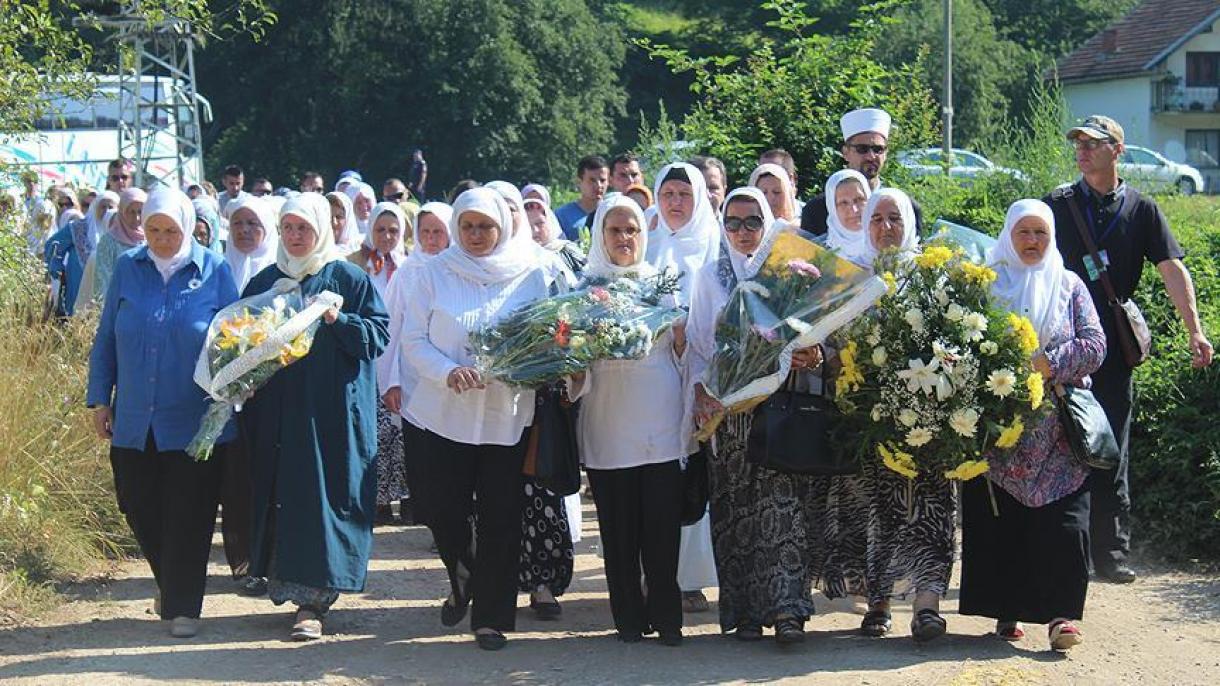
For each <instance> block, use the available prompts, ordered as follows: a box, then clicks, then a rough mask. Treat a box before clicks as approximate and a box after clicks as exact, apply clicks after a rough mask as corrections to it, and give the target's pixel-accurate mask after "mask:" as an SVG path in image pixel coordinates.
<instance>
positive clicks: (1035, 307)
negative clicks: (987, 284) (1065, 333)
mask: <svg viewBox="0 0 1220 686" xmlns="http://www.w3.org/2000/svg"><path fill="white" fill-rule="evenodd" d="M1025 217H1037V218H1039V219H1041V220H1042V221H1043V222H1045V223H1046V226H1047V228H1048V229H1050V234H1051V240H1050V244H1049V245H1047V246H1046V253H1045V254H1043V256H1042V261H1041V262H1039V263H1038V264H1035V265H1032V266H1031V265H1027V264H1025V263H1024V262H1022V261H1021V256H1020V255H1019V254H1018V253H1017V249H1016V247H1015V246H1014V245H1013V244H1012V232H1013V228H1014V227H1016V225H1017V222H1019V221H1021V220H1022V219H1024V218H1025ZM987 263H988V264H989V265H990V266H991V268H992V269H995V271H996V280H995V283H993V284H992V285H991V293H992V295H994V296H995V297H996V299H998V300H999V301H1000V302H1002V303H1004V305H1005V306H1006V307H1008V309H1009V310H1010V311H1012V312H1015V313H1017V314H1021V315H1025V316H1026V317H1028V318H1029V320H1030V321H1031V322H1033V324H1034V328H1035V329H1037V331H1038V341H1039V342H1040V343H1041V344H1042V345H1046V343H1047V341H1049V340H1050V338H1051V336H1052V335H1054V334H1055V333H1056V332H1057V331H1058V330H1059V329H1060V328H1061V326H1062V325H1063V322H1064V320H1066V319H1067V317H1068V306H1067V301H1066V297H1067V296H1070V293H1068V292H1067V291H1066V290H1065V289H1064V288H1063V285H1064V284H1063V281H1064V275H1065V273H1066V271H1067V269H1066V268H1065V267H1064V266H1063V256H1062V255H1061V254H1059V249H1058V247H1056V245H1055V215H1054V213H1052V212H1051V208H1050V207H1048V206H1047V205H1046V203H1044V202H1042V201H1041V200H1018V201H1016V202H1014V203H1013V204H1012V205H1011V206H1010V207H1009V208H1008V215H1007V216H1006V217H1005V218H1004V230H1003V231H1002V232H1001V233H1000V238H999V240H998V242H997V243H996V244H995V247H993V248H992V249H991V251H990V252H988V253H987Z"/></svg>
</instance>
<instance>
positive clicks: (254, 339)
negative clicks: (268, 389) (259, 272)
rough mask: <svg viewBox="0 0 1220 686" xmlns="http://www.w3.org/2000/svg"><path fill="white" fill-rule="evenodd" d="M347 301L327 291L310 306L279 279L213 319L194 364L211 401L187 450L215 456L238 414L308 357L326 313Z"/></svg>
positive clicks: (203, 457) (296, 287)
mask: <svg viewBox="0 0 1220 686" xmlns="http://www.w3.org/2000/svg"><path fill="white" fill-rule="evenodd" d="M342 305H343V298H342V297H340V296H339V295H336V294H334V293H331V292H330V291H324V292H322V293H320V294H319V295H318V296H317V297H316V298H314V299H313V300H312V302H311V303H310V304H309V305H306V304H305V302H304V298H303V297H302V295H301V288H300V285H299V284H298V283H297V282H295V281H292V280H291V279H280V280H279V281H277V282H276V283H275V285H274V286H273V287H272V289H271V290H270V291H267V292H266V293H260V294H258V295H254V296H251V297H249V298H243V299H241V300H238V301H237V302H235V303H233V304H231V305H229V306H228V307H225V308H224V309H222V310H221V311H220V312H218V313H216V316H215V317H213V318H212V323H211V324H210V325H209V326H208V335H207V339H206V341H205V343H204V346H203V350H202V351H201V352H200V353H199V359H198V361H197V362H196V364H195V383H197V384H198V385H199V386H200V387H202V388H203V390H205V391H207V392H208V395H210V396H211V397H212V402H211V403H210V404H209V405H208V409H207V411H206V412H205V413H204V415H203V419H202V421H201V422H200V426H199V431H197V432H196V433H195V436H194V438H192V439H191V442H190V444H189V445H188V446H187V448H186V452H187V454H188V455H190V456H191V457H194V458H195V459H196V460H206V459H208V458H209V457H211V455H212V450H213V448H214V447H215V444H216V440H217V439H218V438H219V437H220V434H221V433H222V432H223V431H224V428H225V426H226V425H227V424H228V423H229V419H230V418H232V416H233V413H234V412H240V411H241V405H242V403H244V402H245V401H246V400H248V399H249V398H250V397H251V396H252V395H254V392H255V391H257V390H258V389H260V388H262V387H263V385H264V384H266V383H267V381H268V380H269V379H270V378H271V377H272V376H274V375H275V373H276V372H278V371H279V370H281V369H283V368H284V367H287V366H288V365H290V364H292V363H294V362H296V361H297V360H299V359H301V358H303V357H305V356H306V355H308V354H309V350H310V348H311V347H312V346H313V337H314V333H315V331H316V330H317V328H318V325H319V322H320V320H321V317H322V314H323V313H325V312H326V310H328V309H330V308H331V307H341V306H342Z"/></svg>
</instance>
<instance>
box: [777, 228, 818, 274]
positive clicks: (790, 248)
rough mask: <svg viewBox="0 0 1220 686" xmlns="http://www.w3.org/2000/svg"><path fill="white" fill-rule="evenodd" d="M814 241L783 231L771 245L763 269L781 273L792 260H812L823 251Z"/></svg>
mask: <svg viewBox="0 0 1220 686" xmlns="http://www.w3.org/2000/svg"><path fill="white" fill-rule="evenodd" d="M822 250H823V249H822V248H819V247H818V246H817V245H815V244H814V243H813V242H811V241H808V240H806V239H804V238H801V237H800V236H797V235H795V234H791V233H781V234H780V235H779V236H778V237H776V239H775V242H774V243H773V244H772V246H771V253H770V254H769V255H768V256H767V261H766V262H765V263H764V264H763V270H764V271H766V272H769V273H772V274H775V273H781V272H783V271H785V270H787V268H788V263H789V262H791V261H792V260H802V261H805V262H812V261H813V260H814V258H816V257H817V255H818V254H819V253H820V252H821V251H822Z"/></svg>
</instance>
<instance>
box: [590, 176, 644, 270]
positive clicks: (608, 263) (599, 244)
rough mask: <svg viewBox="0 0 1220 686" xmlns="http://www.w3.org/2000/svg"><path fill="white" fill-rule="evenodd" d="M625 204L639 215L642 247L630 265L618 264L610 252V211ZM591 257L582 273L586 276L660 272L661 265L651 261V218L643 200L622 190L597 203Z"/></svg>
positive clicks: (636, 218)
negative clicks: (607, 224)
mask: <svg viewBox="0 0 1220 686" xmlns="http://www.w3.org/2000/svg"><path fill="white" fill-rule="evenodd" d="M620 207H621V208H624V209H626V210H628V211H630V212H631V214H633V215H635V221H636V222H637V224H638V225H639V227H640V235H639V239H638V240H639V250H638V251H637V252H636V254H635V263H634V264H632V265H629V266H626V267H620V266H619V265H617V264H615V263H614V262H613V261H612V260H611V259H610V256H609V255H608V254H606V237H605V235H604V232H605V224H606V215H607V214H609V213H610V210H613V209H617V208H620ZM590 237H591V239H592V240H591V242H590V243H589V261H588V262H587V263H586V264H585V269H584V271H583V272H581V273H582V274H584V275H585V276H600V277H621V276H626V275H628V274H634V275H635V276H636V277H648V276H652V275H653V274H656V272H657V269H656V267H653V266H652V265H651V264H649V263H648V262H647V261H646V260H647V257H646V255H647V253H648V222H647V221H646V220H645V219H644V211H643V210H641V209H640V204H639V203H637V202H636V201H634V200H632V199H631V198H628V197H627V196H625V195H623V194H621V193H615V194H614V195H609V196H606V198H605V199H603V200H602V201H601V202H599V203H598V204H597V210H596V211H595V212H594V214H593V230H592V232H591V234H590Z"/></svg>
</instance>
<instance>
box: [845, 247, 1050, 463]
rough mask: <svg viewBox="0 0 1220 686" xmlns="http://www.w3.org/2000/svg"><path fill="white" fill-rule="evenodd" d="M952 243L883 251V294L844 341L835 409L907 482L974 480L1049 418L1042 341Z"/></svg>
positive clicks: (986, 272)
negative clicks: (1040, 362) (1040, 417)
mask: <svg viewBox="0 0 1220 686" xmlns="http://www.w3.org/2000/svg"><path fill="white" fill-rule="evenodd" d="M968 256H969V252H968V251H966V250H964V249H962V248H961V247H959V246H957V245H956V244H954V243H951V242H948V241H937V242H933V243H932V244H930V245H928V246H927V247H925V248H924V249H923V251H922V252H921V253H919V254H918V255H916V256H915V257H914V258H913V259H910V260H901V259H899V257H898V256H897V254H895V253H884V254H882V256H881V257H879V258H878V261H877V269H878V273H879V274H881V276H882V279H883V280H885V281H886V282H887V283H889V284H892V286H891V288H890V290H889V292H888V293H887V295H885V296H884V297H882V298H881V299H880V300H879V301H878V302H877V304H876V306H874V307H873V308H872V309H871V310H869V311H868V312H867V313H865V314H864V315H863V316H862V317H860V318H858V319H857V320H856V321H855V322H853V323H852V324H851V325H850V326H848V327H847V328H846V329H844V331H843V332H842V333H841V335H840V336H839V339H840V340H838V341H837V342H838V347H839V351H840V353H839V358H840V363H841V368H840V371H839V374H838V376H837V379H836V386H837V403H838V405H839V408H840V410H841V411H842V412H843V413H844V415H846V421H847V422H848V427H849V433H850V435H852V436H855V437H858V438H859V439H860V440H861V443H860V444H861V446H862V449H863V450H865V451H867V452H869V453H875V458H874V459H879V460H880V461H881V463H882V464H883V465H884V466H885V467H886V468H888V469H890V470H891V471H893V472H895V473H898V474H901V475H903V476H905V477H907V478H911V479H913V478H915V477H916V476H918V475H920V474H923V473H934V474H937V475H939V476H943V477H944V478H947V479H957V480H962V481H965V480H969V479H973V478H975V477H977V476H979V475H981V474H985V473H986V472H987V470H988V468H989V465H988V462H987V459H985V456H987V455H988V454H989V453H991V452H993V451H996V450H998V451H1003V450H1006V449H1010V448H1012V447H1014V446H1016V445H1017V443H1018V442H1019V441H1020V439H1021V435H1022V433H1023V432H1024V430H1025V427H1026V426H1027V425H1029V424H1031V422H1030V421H1028V420H1029V419H1030V417H1031V416H1032V415H1034V414H1035V413H1037V412H1040V411H1042V410H1043V409H1044V397H1043V385H1042V377H1041V375H1040V374H1038V373H1037V372H1036V371H1034V369H1033V365H1032V363H1031V361H1030V356H1031V354H1032V353H1033V352H1034V351H1036V350H1037V349H1038V335H1037V333H1036V332H1035V330H1034V327H1033V325H1032V324H1031V323H1030V322H1029V320H1028V319H1026V318H1025V317H1021V316H1018V315H1015V314H1011V313H1009V312H1007V311H1005V310H1004V309H1003V308H1002V307H1000V306H999V305H998V304H997V303H996V302H995V301H994V300H993V298H992V297H991V294H990V286H991V283H992V282H993V281H994V280H995V278H996V274H995V272H994V271H992V270H991V269H989V268H988V267H986V266H983V265H981V264H977V263H975V262H972V261H971V260H970V259H969V258H968Z"/></svg>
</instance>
